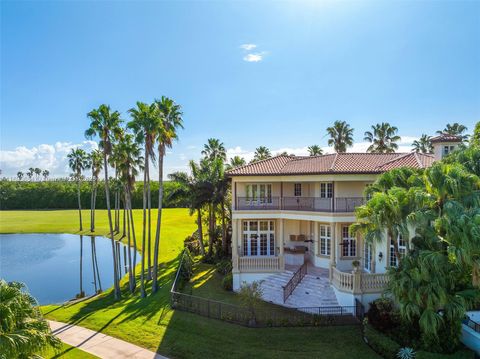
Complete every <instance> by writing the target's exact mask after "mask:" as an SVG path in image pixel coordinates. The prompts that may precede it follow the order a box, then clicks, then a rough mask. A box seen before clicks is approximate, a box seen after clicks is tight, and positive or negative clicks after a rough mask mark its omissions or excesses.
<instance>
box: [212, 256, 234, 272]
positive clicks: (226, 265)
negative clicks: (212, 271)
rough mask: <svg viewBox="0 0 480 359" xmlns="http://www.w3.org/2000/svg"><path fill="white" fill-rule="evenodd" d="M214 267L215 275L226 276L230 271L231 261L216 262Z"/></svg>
mask: <svg viewBox="0 0 480 359" xmlns="http://www.w3.org/2000/svg"><path fill="white" fill-rule="evenodd" d="M215 267H216V268H217V273H219V274H221V275H227V274H228V273H230V272H231V271H232V261H231V260H229V259H224V260H222V261H220V262H218V263H217V264H216V266H215Z"/></svg>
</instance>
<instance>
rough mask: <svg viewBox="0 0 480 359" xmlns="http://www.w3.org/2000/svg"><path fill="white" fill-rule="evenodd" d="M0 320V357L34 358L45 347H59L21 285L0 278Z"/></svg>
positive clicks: (57, 341) (33, 299) (33, 300)
mask: <svg viewBox="0 0 480 359" xmlns="http://www.w3.org/2000/svg"><path fill="white" fill-rule="evenodd" d="M0 317H1V318H2V320H0V357H2V358H35V357H36V358H38V357H39V355H38V353H39V352H42V351H43V350H45V349H46V348H47V347H48V346H52V347H54V348H59V347H60V345H61V342H60V340H58V339H57V338H56V337H55V336H54V335H53V334H52V332H51V331H50V327H49V325H48V323H47V321H46V320H45V319H44V318H43V317H42V314H41V312H40V310H39V309H38V307H37V302H36V300H35V298H33V297H32V296H31V295H30V294H29V293H28V292H27V291H26V288H25V285H23V284H22V283H17V282H10V283H7V282H6V281H5V280H3V279H0Z"/></svg>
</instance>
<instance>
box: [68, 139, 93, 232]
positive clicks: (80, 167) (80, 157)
mask: <svg viewBox="0 0 480 359" xmlns="http://www.w3.org/2000/svg"><path fill="white" fill-rule="evenodd" d="M67 158H68V165H69V166H70V169H71V170H72V171H73V175H74V178H75V180H76V181H77V198H78V216H79V218H80V230H81V231H83V225H82V201H81V199H80V186H81V183H82V172H83V171H84V170H85V169H86V168H88V156H87V153H86V152H85V151H84V150H82V149H81V148H76V149H74V148H72V149H71V151H70V153H69V154H68V155H67Z"/></svg>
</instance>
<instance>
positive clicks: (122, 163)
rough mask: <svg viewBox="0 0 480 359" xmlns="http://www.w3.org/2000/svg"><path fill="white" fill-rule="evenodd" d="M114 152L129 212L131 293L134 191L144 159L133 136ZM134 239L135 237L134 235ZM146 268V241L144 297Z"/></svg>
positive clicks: (143, 262) (143, 261)
mask: <svg viewBox="0 0 480 359" xmlns="http://www.w3.org/2000/svg"><path fill="white" fill-rule="evenodd" d="M113 151H114V152H115V153H116V158H117V159H118V164H117V168H118V170H119V174H120V178H119V180H120V181H121V182H122V183H123V186H124V188H125V190H124V192H125V204H126V208H127V212H129V218H130V219H132V220H129V222H128V225H127V227H128V231H127V238H128V247H129V250H128V272H129V283H130V291H131V292H133V291H134V290H135V276H134V274H133V268H134V266H135V263H133V262H132V258H131V251H130V246H131V238H132V236H131V234H132V232H134V231H135V229H134V227H133V215H132V204H131V203H132V189H133V188H134V185H135V177H136V176H137V175H138V171H139V169H143V157H142V155H141V149H140V147H139V145H138V143H137V142H136V141H135V140H134V138H133V136H132V135H129V134H127V135H125V136H124V137H123V138H122V139H121V140H120V141H119V142H118V143H117V144H116V145H115V146H114V147H113ZM133 238H135V236H134V235H133ZM134 250H135V251H136V240H134ZM144 268H145V240H144V241H143V247H142V273H141V293H142V296H145V281H144V272H145V270H144Z"/></svg>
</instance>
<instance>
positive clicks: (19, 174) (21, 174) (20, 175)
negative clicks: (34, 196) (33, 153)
mask: <svg viewBox="0 0 480 359" xmlns="http://www.w3.org/2000/svg"><path fill="white" fill-rule="evenodd" d="M17 178H18V180H19V181H21V180H22V178H23V172H22V171H18V172H17Z"/></svg>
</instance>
